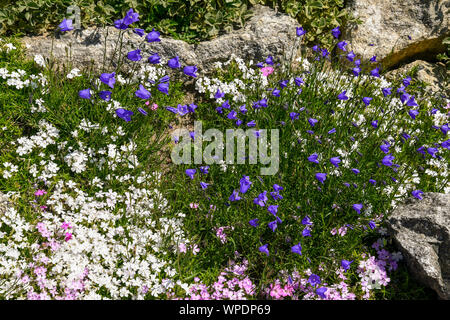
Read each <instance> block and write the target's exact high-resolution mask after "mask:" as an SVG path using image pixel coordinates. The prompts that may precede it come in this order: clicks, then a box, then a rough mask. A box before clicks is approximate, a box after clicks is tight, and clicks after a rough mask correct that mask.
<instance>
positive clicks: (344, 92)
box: [338, 90, 348, 100]
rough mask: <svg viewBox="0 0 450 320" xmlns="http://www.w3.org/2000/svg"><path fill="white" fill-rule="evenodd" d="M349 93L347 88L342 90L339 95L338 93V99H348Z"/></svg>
mask: <svg viewBox="0 0 450 320" xmlns="http://www.w3.org/2000/svg"><path fill="white" fill-rule="evenodd" d="M346 93H347V90H344V91H342V92H341V93H340V94H339V95H338V99H339V100H348V97H347V96H346V95H345V94H346Z"/></svg>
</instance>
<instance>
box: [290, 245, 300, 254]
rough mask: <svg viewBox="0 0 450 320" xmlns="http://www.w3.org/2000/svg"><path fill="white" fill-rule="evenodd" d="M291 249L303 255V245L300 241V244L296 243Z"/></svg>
mask: <svg viewBox="0 0 450 320" xmlns="http://www.w3.org/2000/svg"><path fill="white" fill-rule="evenodd" d="M291 251H292V252H293V253H297V254H299V255H302V246H301V244H300V242H299V243H298V244H296V245H295V246H293V247H291Z"/></svg>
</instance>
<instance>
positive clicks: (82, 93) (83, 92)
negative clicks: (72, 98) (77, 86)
mask: <svg viewBox="0 0 450 320" xmlns="http://www.w3.org/2000/svg"><path fill="white" fill-rule="evenodd" d="M78 96H79V97H80V98H83V99H90V98H91V89H90V88H88V89H84V90H80V91H79V92H78Z"/></svg>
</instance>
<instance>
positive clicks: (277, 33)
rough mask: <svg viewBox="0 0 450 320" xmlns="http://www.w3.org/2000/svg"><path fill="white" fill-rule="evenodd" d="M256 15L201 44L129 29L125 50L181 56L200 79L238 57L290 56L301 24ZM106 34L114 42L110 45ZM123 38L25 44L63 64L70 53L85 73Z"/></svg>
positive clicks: (88, 34) (72, 35) (100, 32)
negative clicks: (152, 37)
mask: <svg viewBox="0 0 450 320" xmlns="http://www.w3.org/2000/svg"><path fill="white" fill-rule="evenodd" d="M252 14H253V16H252V18H250V20H249V21H248V22H247V23H246V24H245V26H244V28H242V29H239V30H235V31H232V32H231V33H228V34H224V35H222V36H219V37H217V38H216V39H213V40H210V41H205V42H201V43H199V44H195V45H191V44H188V43H186V42H184V41H181V40H174V39H171V38H166V37H160V39H161V42H153V43H147V42H146V41H145V39H144V37H145V36H144V37H142V38H141V37H139V36H138V35H137V34H134V33H133V32H132V31H131V30H127V31H126V32H125V33H124V44H123V50H122V51H123V53H124V54H126V53H127V52H129V51H131V50H135V49H137V48H138V46H139V45H141V49H142V53H141V54H142V55H143V58H144V59H147V58H148V56H149V55H150V52H157V53H158V54H159V55H160V56H161V57H162V60H163V61H167V60H168V59H171V58H173V57H175V56H177V55H178V56H179V57H180V60H181V63H182V65H183V66H185V65H197V67H198V69H199V72H198V73H199V74H200V75H206V74H208V73H209V72H210V71H211V70H212V69H213V64H214V62H216V61H222V62H224V61H226V60H228V59H229V58H230V56H231V54H232V53H234V54H235V55H236V56H238V57H240V58H243V59H245V60H246V61H249V60H254V63H256V62H258V61H262V60H263V59H265V58H266V57H267V56H268V55H273V56H274V57H275V58H280V56H282V55H284V54H285V53H288V54H289V55H290V51H291V49H292V48H293V47H294V44H295V41H296V40H297V39H298V38H297V37H296V31H295V27H296V26H297V25H298V23H297V21H296V20H295V19H293V18H291V17H289V16H288V15H285V14H280V13H277V12H275V11H274V10H272V9H270V8H268V7H264V6H260V5H258V6H255V7H254V8H252ZM106 34H108V38H107V40H106V41H105V35H106ZM118 35H119V31H118V30H117V29H115V28H114V27H106V28H95V29H94V28H90V29H86V30H83V31H78V32H76V31H70V32H68V33H65V34H63V35H61V36H60V37H59V38H57V39H54V40H53V41H52V37H50V36H48V35H47V36H38V37H24V38H23V42H24V43H25V44H26V45H28V50H27V51H28V54H29V55H30V56H34V55H35V54H41V55H43V56H44V57H48V56H50V54H52V55H53V57H54V58H56V59H57V60H58V61H64V60H65V59H67V58H68V54H67V53H66V50H68V51H70V52H71V61H72V62H73V65H74V66H76V67H78V68H80V67H83V66H87V65H93V66H94V68H95V69H99V68H100V67H101V65H102V62H103V55H104V49H105V48H106V56H107V57H108V58H111V57H112V56H113V51H114V46H115V45H114V43H115V42H116V40H117V39H118ZM52 44H53V50H52ZM66 48H67V49H66ZM69 48H70V50H69ZM295 53H297V49H296V50H295ZM295 57H297V54H296V55H295V56H294V58H295ZM125 60H126V59H125Z"/></svg>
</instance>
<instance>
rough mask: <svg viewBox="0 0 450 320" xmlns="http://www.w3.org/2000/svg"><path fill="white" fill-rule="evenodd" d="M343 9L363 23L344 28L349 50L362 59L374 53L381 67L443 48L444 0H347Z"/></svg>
mask: <svg viewBox="0 0 450 320" xmlns="http://www.w3.org/2000/svg"><path fill="white" fill-rule="evenodd" d="M347 9H348V10H349V11H350V12H352V14H353V15H354V16H355V17H357V18H359V19H361V20H362V22H363V23H362V24H359V25H354V26H352V27H349V28H347V29H346V30H344V31H345V32H344V34H343V35H344V38H345V39H346V40H349V42H350V47H351V49H352V50H353V51H354V52H355V53H356V54H359V55H360V56H362V57H363V58H364V59H368V58H370V57H372V56H373V55H376V56H377V57H378V61H381V62H382V63H383V65H384V67H385V68H391V67H394V66H396V65H398V64H400V63H403V62H406V61H412V60H417V59H422V60H423V59H425V60H429V59H433V58H434V57H435V56H436V54H437V53H440V52H444V51H445V50H446V46H445V45H443V44H442V40H443V39H444V37H445V36H448V35H449V26H450V13H449V12H450V1H448V0H397V1H391V0H371V1H367V0H350V1H348V5H347ZM408 37H410V38H411V39H410V38H408ZM369 44H373V46H369Z"/></svg>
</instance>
